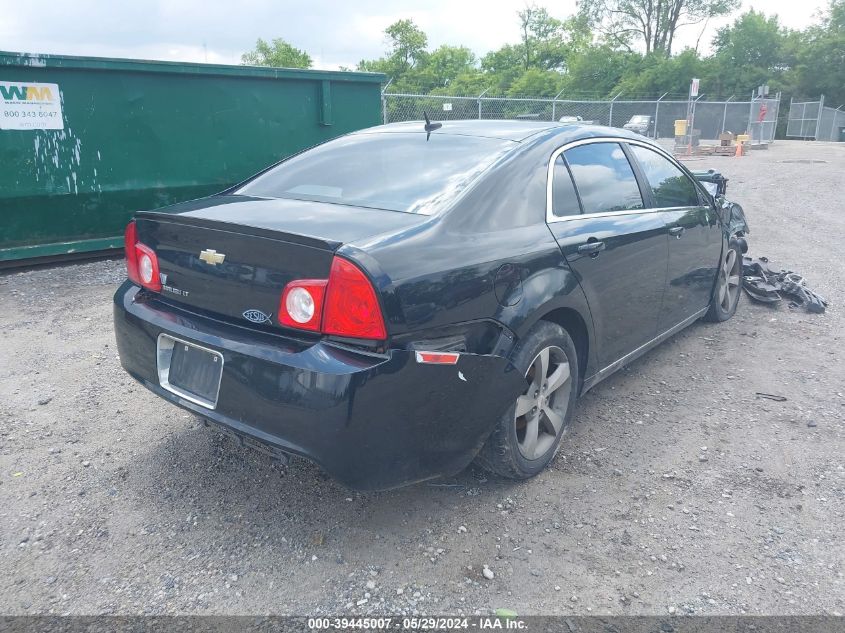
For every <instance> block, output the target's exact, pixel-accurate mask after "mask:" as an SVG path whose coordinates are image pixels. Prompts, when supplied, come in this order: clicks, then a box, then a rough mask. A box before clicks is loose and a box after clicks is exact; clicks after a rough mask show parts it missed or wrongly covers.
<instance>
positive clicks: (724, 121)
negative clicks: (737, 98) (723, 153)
mask: <svg viewBox="0 0 845 633" xmlns="http://www.w3.org/2000/svg"><path fill="white" fill-rule="evenodd" d="M733 98H734V95H731V96H730V97H728V100H727V101H725V112H724V114H722V132H721V133H722V134H724V133H725V123H726V121H727V120H728V103H730V101H731V99H733Z"/></svg>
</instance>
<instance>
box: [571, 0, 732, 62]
mask: <svg viewBox="0 0 845 633" xmlns="http://www.w3.org/2000/svg"><path fill="white" fill-rule="evenodd" d="M739 5H740V0H578V7H579V11H580V13H581V15H582V16H583V17H584V18H585V19H586V20H588V21H589V22H590V24H592V25H594V26H595V27H596V28H597V29H599V30H600V32H601V33H602V34H603V35H604V36H605V38H606V39H607V41H608V42H609V43H610V44H611V45H612V46H614V47H619V46H621V47H623V48H628V49H631V48H632V45H633V44H634V43H635V42H641V43H642V44H643V45H644V46H645V52H646V54H649V53H652V52H655V53H661V54H663V55H664V56H666V57H669V56H670V55H671V54H672V46H673V44H674V40H675V34H676V32H677V31H678V29H680V28H681V27H684V26H688V25H691V24H700V23H701V22H704V21H705V20H709V19H710V18H715V17H719V16H723V15H728V14H730V13H731V12H733V11H734V10H736V9H737V8H738V7H739Z"/></svg>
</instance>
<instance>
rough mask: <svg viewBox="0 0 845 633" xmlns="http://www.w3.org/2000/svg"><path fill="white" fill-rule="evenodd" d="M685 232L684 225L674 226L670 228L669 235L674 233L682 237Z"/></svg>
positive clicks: (679, 237)
mask: <svg viewBox="0 0 845 633" xmlns="http://www.w3.org/2000/svg"><path fill="white" fill-rule="evenodd" d="M683 234H684V227H682V226H673V227H672V228H671V229H669V235H674V236H675V237H677V238H678V239H681V236H682V235H683Z"/></svg>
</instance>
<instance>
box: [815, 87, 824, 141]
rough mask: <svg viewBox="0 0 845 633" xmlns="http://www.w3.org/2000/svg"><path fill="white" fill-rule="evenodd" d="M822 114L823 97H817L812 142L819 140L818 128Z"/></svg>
mask: <svg viewBox="0 0 845 633" xmlns="http://www.w3.org/2000/svg"><path fill="white" fill-rule="evenodd" d="M822 112H824V95H822V96H821V97H819V111H818V113H817V114H816V134H815V136H814V137H813V140H814V141H818V140H819V127H820V126H821V124H822Z"/></svg>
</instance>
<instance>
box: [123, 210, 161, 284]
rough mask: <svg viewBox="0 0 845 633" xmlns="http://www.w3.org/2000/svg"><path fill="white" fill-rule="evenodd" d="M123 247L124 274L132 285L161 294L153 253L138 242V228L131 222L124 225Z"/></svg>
mask: <svg viewBox="0 0 845 633" xmlns="http://www.w3.org/2000/svg"><path fill="white" fill-rule="evenodd" d="M123 246H124V250H125V251H126V274H127V276H128V277H129V279H130V280H131V281H133V282H134V283H136V284H138V285H141V286H143V287H144V288H147V289H148V290H153V291H155V292H161V274H160V271H159V268H158V257H156V254H155V251H154V250H153V249H151V248H150V247H149V246H147V245H146V244H141V242H139V241H138V228H137V226H136V225H135V221H134V220H132V222H130V223H129V224H127V225H126V231H125V233H124V234H123Z"/></svg>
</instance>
